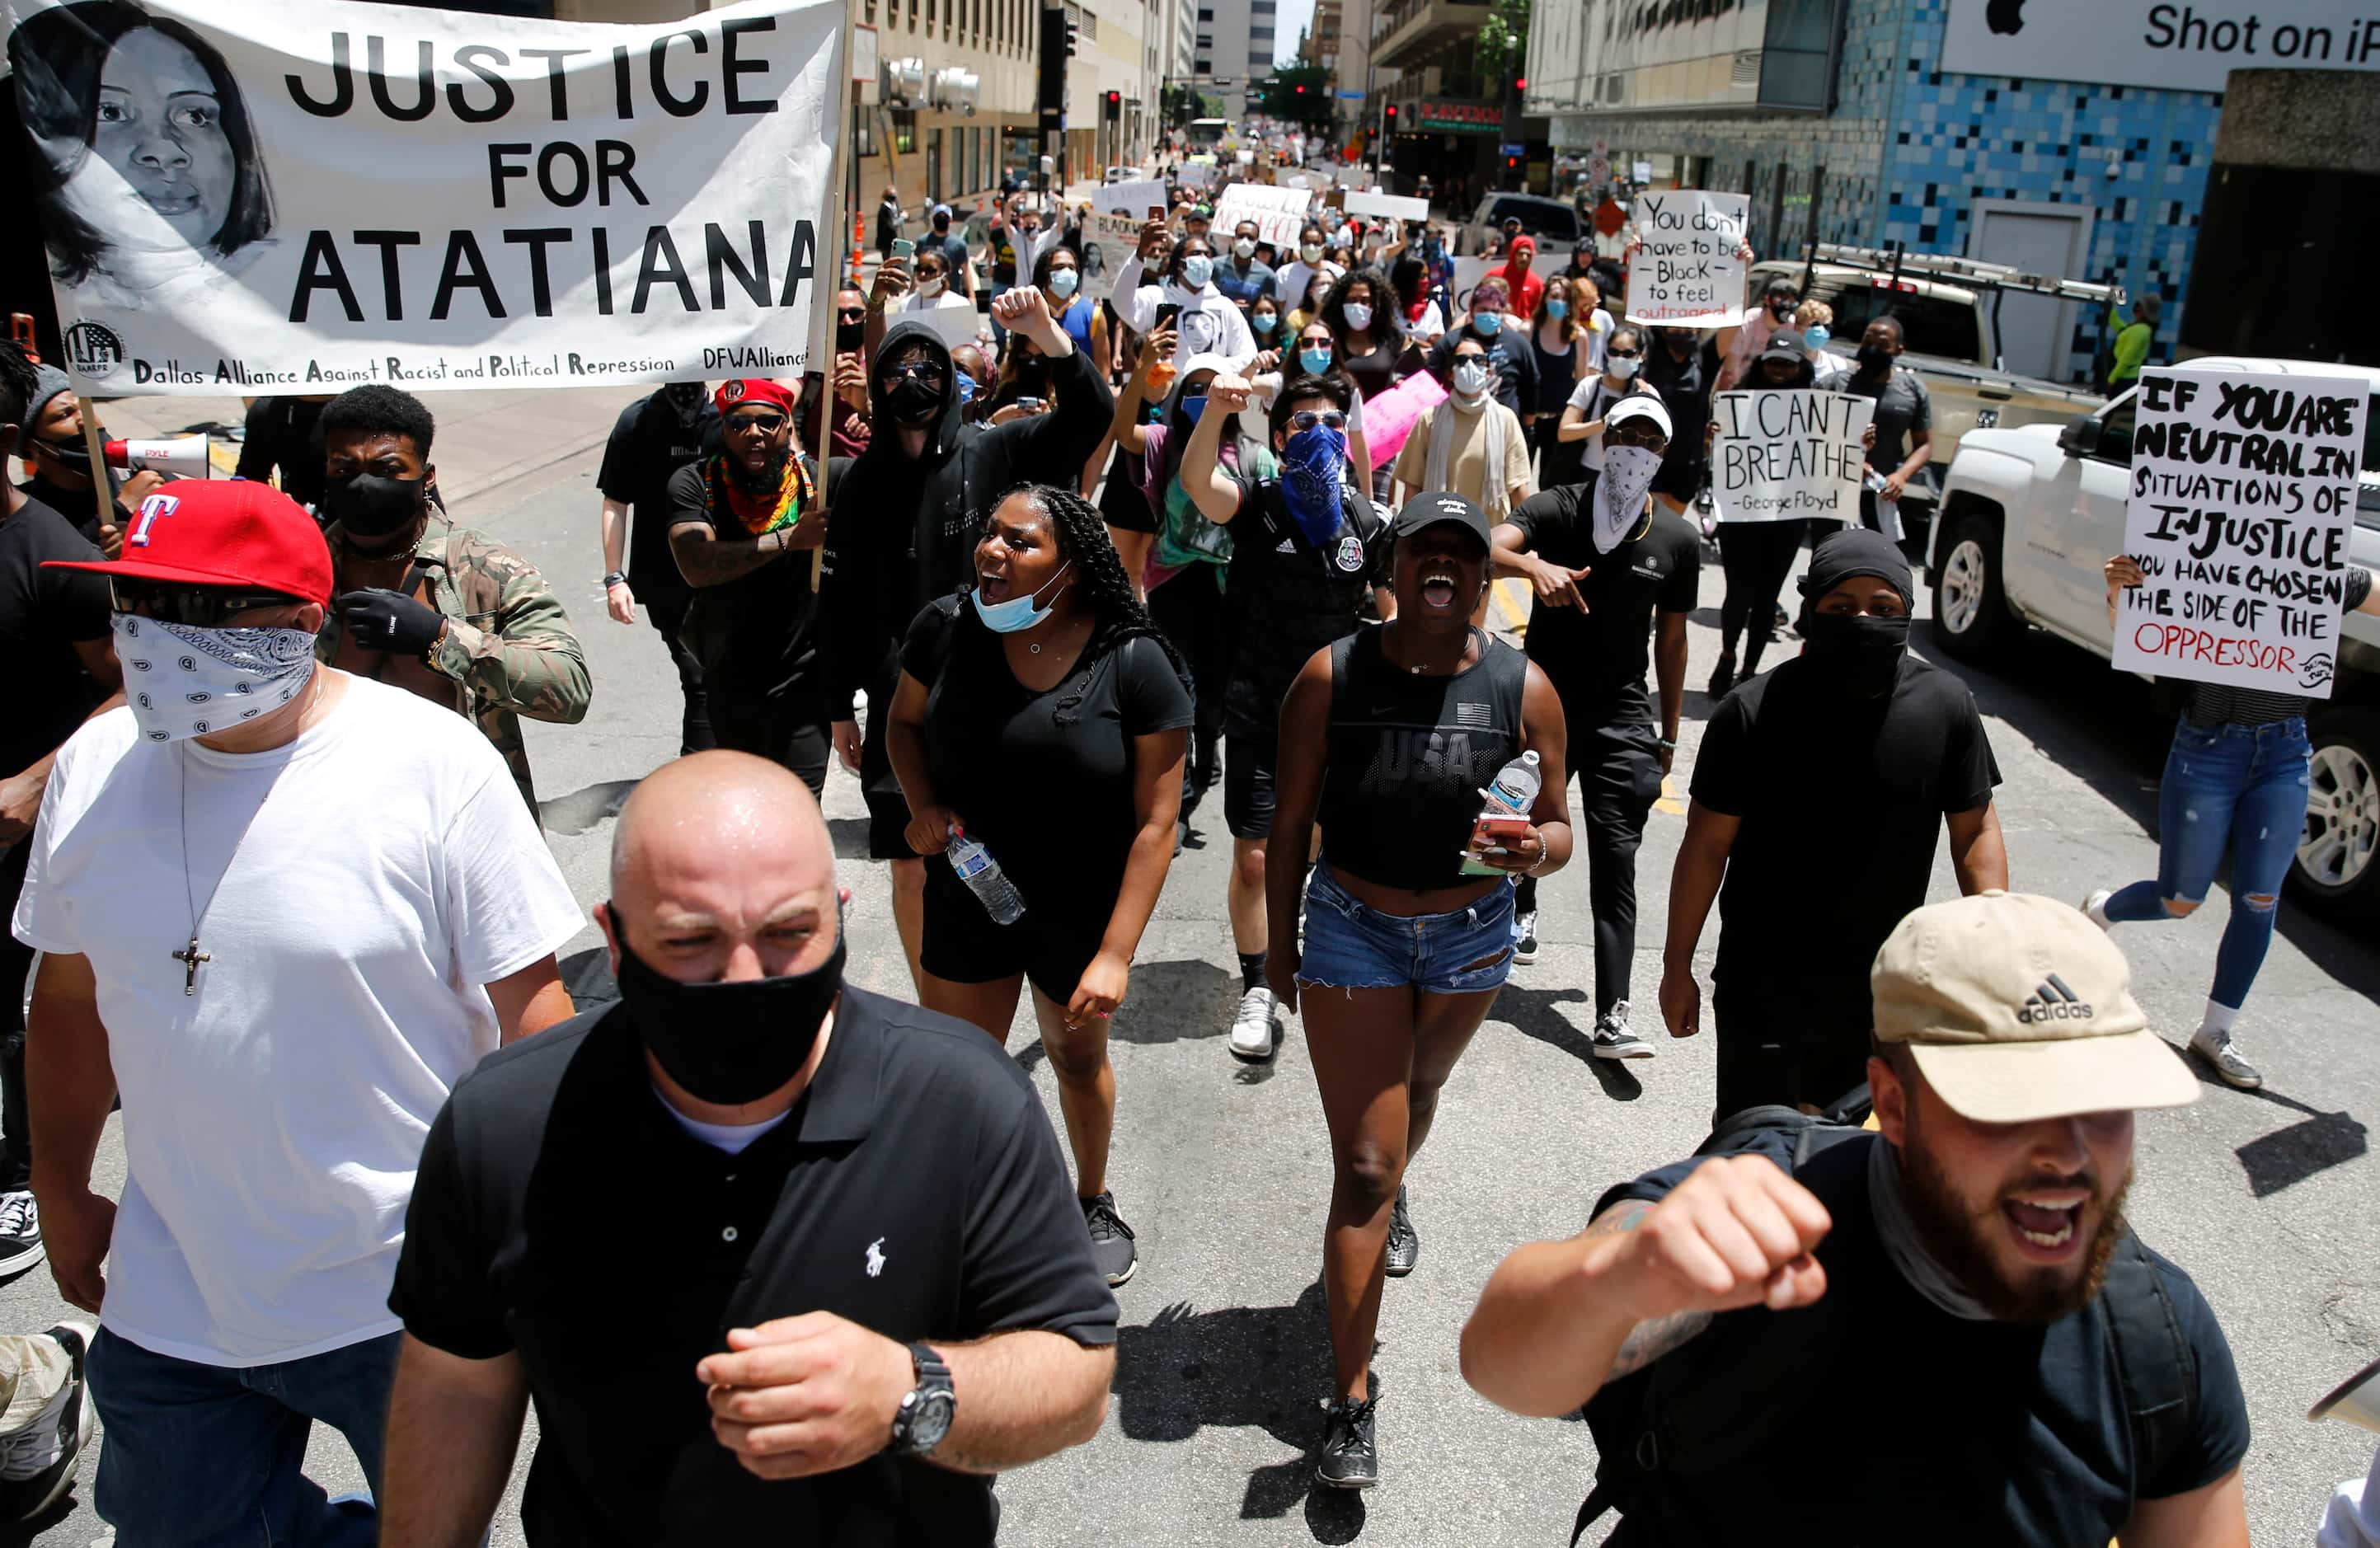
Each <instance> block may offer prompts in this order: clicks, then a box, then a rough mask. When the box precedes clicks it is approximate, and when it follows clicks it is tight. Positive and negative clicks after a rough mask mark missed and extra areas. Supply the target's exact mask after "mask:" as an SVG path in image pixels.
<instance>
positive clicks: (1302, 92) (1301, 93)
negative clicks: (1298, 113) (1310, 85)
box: [1297, 86, 1305, 97]
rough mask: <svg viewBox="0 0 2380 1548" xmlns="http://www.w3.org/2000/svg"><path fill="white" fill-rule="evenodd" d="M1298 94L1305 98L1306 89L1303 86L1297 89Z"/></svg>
mask: <svg viewBox="0 0 2380 1548" xmlns="http://www.w3.org/2000/svg"><path fill="white" fill-rule="evenodd" d="M1297 94H1298V95H1299V96H1301V97H1302V96H1304V95H1305V87H1303V86H1301V87H1299V88H1298V89H1297Z"/></svg>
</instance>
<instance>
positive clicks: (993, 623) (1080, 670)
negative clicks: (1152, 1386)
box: [886, 484, 1192, 1285]
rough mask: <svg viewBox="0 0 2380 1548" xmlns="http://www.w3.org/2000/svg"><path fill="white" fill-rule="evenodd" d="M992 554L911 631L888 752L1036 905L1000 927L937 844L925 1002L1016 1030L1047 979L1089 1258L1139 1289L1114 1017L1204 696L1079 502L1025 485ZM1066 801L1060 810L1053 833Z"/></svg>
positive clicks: (910, 795) (916, 832)
mask: <svg viewBox="0 0 2380 1548" xmlns="http://www.w3.org/2000/svg"><path fill="white" fill-rule="evenodd" d="M975 567H976V584H975V586H974V587H972V588H971V589H969V590H966V591H962V592H959V593H957V594H956V595H954V596H950V597H944V598H940V599H936V600H935V601H933V602H930V603H929V604H927V606H926V608H925V610H924V611H921V612H920V613H918V614H917V621H916V622H915V623H912V624H911V625H910V627H909V634H908V637H907V638H906V639H905V640H904V641H903V643H902V646H901V677H900V685H899V687H898V688H897V689H896V690H895V691H894V694H893V698H892V714H891V719H890V730H889V732H888V735H887V741H886V747H887V750H888V752H889V753H890V754H891V756H892V770H893V772H894V774H896V775H897V776H898V777H899V779H900V781H901V793H902V794H903V796H904V797H905V798H906V799H907V801H908V803H909V811H910V814H911V820H910V823H909V835H908V837H909V844H910V847H911V848H913V849H914V850H916V851H917V853H919V854H921V855H933V854H936V853H939V852H941V850H942V849H943V848H944V847H945V846H947V845H948V844H949V843H950V841H951V840H952V838H953V836H957V835H964V836H965V837H966V838H968V839H972V840H975V841H977V842H979V843H981V844H983V845H984V846H985V847H986V848H987V849H988V850H990V853H991V856H992V858H993V859H994V860H995V861H997V862H998V863H999V865H1000V868H1001V870H1002V873H1003V874H1004V875H1005V876H1006V877H1007V878H1008V880H1009V881H1010V882H1011V883H1012V884H1014V887H1015V888H1016V889H1017V891H1018V892H1019V893H1021V894H1022V895H1023V896H1024V900H1025V913H1024V915H1023V917H1021V918H1019V919H1017V920H1016V921H1015V922H1014V924H1009V925H1001V924H996V923H994V922H993V920H992V917H991V915H990V913H989V912H988V911H987V910H986V908H985V906H984V904H983V903H982V902H981V901H979V900H978V899H977V897H976V895H975V894H974V893H973V892H971V891H970V890H969V889H968V886H967V884H966V882H965V881H964V880H962V879H961V878H960V877H959V875H958V873H957V871H956V870H955V869H954V868H953V866H952V865H947V864H945V863H943V862H941V861H940V860H929V861H928V862H927V865H926V900H925V932H924V940H923V944H922V947H921V949H920V951H919V954H918V961H919V967H920V970H921V971H920V972H919V974H918V991H919V998H921V999H922V1000H924V1002H925V1004H926V1007H927V1008H928V1009H929V1010H940V1011H942V1012H944V1013H946V1014H948V1015H953V1016H957V1017H959V1018H961V1019H962V1020H964V1021H968V1022H974V1023H975V1024H976V1025H977V1026H979V1027H981V1028H983V1030H984V1031H986V1032H988V1033H990V1034H991V1035H992V1036H994V1037H995V1038H998V1039H1000V1040H1001V1041H1002V1043H1005V1042H1006V1041H1007V1040H1008V1033H1009V1029H1010V1025H1011V1023H1012V1022H1014V1020H1015V1016H1016V1000H1017V994H1018V991H1019V989H1020V988H1021V987H1022V986H1024V985H1026V983H1030V984H1031V986H1032V989H1033V1013H1034V1019H1035V1020H1036V1021H1037V1022H1038V1023H1039V1025H1040V1029H1041V1046H1042V1051H1043V1052H1044V1053H1045V1054H1046V1055H1047V1056H1048V1057H1049V1060H1050V1070H1052V1071H1053V1072H1055V1074H1056V1075H1057V1078H1058V1100H1059V1106H1060V1107H1062V1109H1063V1111H1064V1113H1065V1116H1066V1139H1067V1143H1068V1144H1069V1145H1070V1146H1071V1147H1072V1149H1073V1151H1074V1153H1075V1192H1076V1194H1077V1196H1078V1197H1079V1198H1080V1199H1081V1201H1082V1206H1083V1218H1084V1222H1085V1224H1086V1226H1087V1228H1088V1229H1089V1231H1090V1235H1091V1250H1092V1254H1093V1256H1094V1257H1095V1258H1096V1259H1097V1261H1098V1263H1099V1270H1100V1272H1101V1273H1102V1274H1104V1275H1105V1276H1107V1281H1108V1283H1109V1284H1111V1285H1121V1284H1123V1282H1124V1281H1125V1280H1127V1279H1129V1278H1131V1277H1132V1274H1133V1269H1134V1267H1135V1263H1136V1254H1135V1251H1134V1248H1133V1234H1132V1228H1130V1227H1129V1226H1127V1225H1125V1224H1124V1223H1123V1218H1122V1217H1121V1216H1119V1215H1117V1213H1116V1207H1115V1197H1114V1194H1113V1193H1112V1192H1111V1191H1110V1189H1109V1187H1108V1177H1107V1169H1108V1143H1109V1139H1110V1137H1111V1134H1112V1133H1113V1132H1114V1130H1115V1071H1114V1070H1113V1069H1111V1067H1110V1065H1109V1063H1108V1018H1109V1017H1110V1016H1111V1015H1113V1014H1114V1012H1115V1009H1116V1007H1117V1006H1118V1005H1121V1004H1122V1003H1123V998H1124V993H1125V990H1126V988H1127V986H1128V984H1129V980H1130V976H1131V966H1132V956H1133V952H1134V950H1135V949H1136V948H1137V947H1138V946H1139V944H1140V933H1141V931H1142V929H1144V928H1145V927H1146V926H1147V924H1148V916H1149V913H1150V911H1151V910H1153V909H1154V908H1155V907H1156V906H1157V894H1158V891H1159V889H1161V888H1162V887H1163V886H1164V885H1165V872H1166V868H1167V866H1169V865H1172V861H1173V822H1174V816H1175V813H1176V812H1177V811H1178V810H1179V809H1180V806H1181V803H1182V761H1183V752H1184V745H1185V744H1186V742H1187V740H1188V727H1189V725H1190V722H1191V718H1192V717H1191V705H1190V693H1189V690H1188V689H1187V688H1186V687H1184V684H1183V680H1182V679H1183V668H1182V662H1181V659H1180V658H1179V657H1178V656H1176V655H1175V654H1174V650H1173V647H1172V644H1170V643H1169V642H1168V641H1167V640H1166V638H1165V636H1164V635H1162V634H1160V632H1159V631H1158V629H1157V628H1156V626H1155V625H1154V624H1152V623H1149V621H1148V613H1147V610H1146V609H1144V608H1143V607H1142V606H1141V603H1140V600H1139V599H1138V597H1137V596H1135V593H1134V591H1133V588H1132V585H1131V583H1130V582H1129V581H1127V580H1126V579H1125V577H1124V573H1123V564H1122V562H1119V561H1118V560H1117V558H1116V552H1115V549H1114V546H1113V545H1112V544H1111V543H1110V542H1109V541H1108V534H1107V527H1106V525H1105V524H1104V523H1103V522H1102V521H1101V519H1100V517H1099V511H1098V510H1097V509H1096V508H1095V507H1094V506H1093V505H1092V504H1091V503H1090V502H1088V501H1087V500H1085V499H1083V498H1082V496H1080V495H1078V494H1075V493H1074V492H1072V491H1071V490H1062V489H1057V488H1053V487H1051V486H1050V485H1046V484H1031V485H1025V486H1021V487H1019V488H1017V489H1014V490H1010V491H1009V492H1008V493H1007V494H1006V495H1004V496H1002V498H1001V500H1000V502H999V503H998V504H997V505H996V506H994V507H993V510H992V513H991V519H990V521H989V522H987V523H986V524H985V527H984V533H983V537H982V538H981V539H980V540H979V541H978V542H977V544H976V550H975ZM1026 792H1030V798H1029V799H1027V798H1025V797H1026ZM1051 811H1058V812H1062V813H1063V814H1064V818H1063V823H1062V828H1061V830H1060V833H1059V835H1058V836H1056V837H1053V836H1052V834H1051V832H1050V828H1048V826H1047V822H1048V816H1049V814H1050V812H1051Z"/></svg>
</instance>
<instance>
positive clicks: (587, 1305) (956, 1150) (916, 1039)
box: [389, 986, 1116, 1548]
mask: <svg viewBox="0 0 2380 1548" xmlns="http://www.w3.org/2000/svg"><path fill="white" fill-rule="evenodd" d="M623 1147H625V1150H626V1152H627V1153H632V1154H634V1155H636V1157H637V1163H636V1165H635V1166H633V1167H625V1168H624V1167H621V1166H620V1165H619V1164H618V1163H619V1158H620V1156H621V1155H622V1154H623ZM599 1178H600V1179H602V1182H601V1186H595V1185H593V1183H592V1179H599ZM389 1307H390V1309H391V1310H392V1311H394V1312H395V1313H396V1314H397V1315H398V1316H399V1317H402V1318H403V1319H404V1320H405V1325H406V1331H407V1332H408V1333H410V1334H412V1335H413V1336H415V1337H416V1338H419V1339H420V1340H421V1341H422V1342H424V1343H426V1344H429V1345H431V1347H433V1348H440V1349H443V1350H445V1351H446V1352H448V1353H450V1354H455V1355H459V1356H461V1357H463V1358H464V1359H467V1360H489V1359H493V1358H494V1357H496V1356H498V1355H501V1354H504V1353H507V1352H511V1351H518V1353H519V1355H520V1359H521V1362H522V1365H523V1367H524V1369H525V1370H526V1372H527V1373H528V1381H529V1386H530V1390H531V1391H532V1392H533V1393H534V1394H535V1395H536V1398H537V1414H538V1426H539V1442H538V1448H537V1457H536V1460H535V1462H534V1463H532V1464H531V1466H530V1469H529V1475H528V1490H527V1493H526V1494H525V1495H524V1497H523V1499H522V1502H521V1523H522V1526H523V1528H524V1529H525V1530H526V1532H527V1535H528V1541H529V1542H531V1543H534V1544H540V1545H547V1544H552V1545H557V1548H559V1545H565V1544H566V1545H569V1548H580V1545H590V1544H591V1545H598V1548H601V1545H612V1544H616V1545H619V1548H630V1545H635V1548H647V1545H650V1544H662V1543H667V1544H688V1545H692V1544H704V1545H709V1544H716V1543H732V1542H754V1543H758V1542H790V1543H837V1544H844V1543H848V1544H883V1545H886V1548H891V1545H893V1544H909V1543H925V1542H931V1543H936V1544H943V1543H965V1544H977V1543H990V1542H991V1541H992V1536H993V1530H994V1526H995V1523H996V1521H997V1508H996V1506H994V1505H993V1503H992V1497H991V1480H990V1479H989V1478H983V1477H977V1476H970V1475H966V1474H962V1473H955V1472H951V1471H949V1470H947V1469H941V1468H936V1467H933V1466H930V1465H929V1464H927V1463H924V1462H914V1461H903V1460H896V1459H894V1458H892V1457H885V1456H882V1455H878V1456H876V1457H871V1458H869V1459H868V1460H867V1461H865V1462H862V1463H859V1464H858V1465H856V1466H855V1467H851V1468H847V1469H843V1470H842V1471H839V1472H833V1473H828V1474H825V1475H823V1476H820V1477H818V1478H813V1479H807V1480H798V1481H784V1482H764V1481H761V1480H760V1479H758V1478H756V1477H754V1476H753V1475H752V1474H750V1473H748V1472H747V1471H745V1470H744V1469H743V1468H741V1467H740V1466H738V1465H737V1464H736V1461H735V1457H734V1456H733V1455H732V1454H730V1453H729V1452H728V1451H727V1449H726V1448H725V1447H723V1446H722V1445H720V1444H719V1442H718V1439H717V1438H716V1437H715V1436H714V1435H713V1434H712V1433H711V1431H710V1408H709V1405H708V1404H707V1403H706V1401H705V1398H704V1393H703V1388H702V1384H701V1383H699V1382H698V1381H696V1380H695V1379H694V1368H695V1365H696V1363H697V1362H698V1361H700V1360H701V1359H702V1358H703V1357H704V1356H706V1355H710V1354H714V1353H717V1352H719V1351H721V1350H722V1349H724V1348H726V1347H727V1346H726V1333H727V1330H728V1329H729V1328H731V1327H751V1326H755V1325H757V1324H760V1323H763V1322H766V1321H769V1320H770V1319H771V1318H775V1317H789V1316H795V1315H799V1314H801V1313H803V1312H834V1313H835V1314H837V1315H839V1316H843V1317H845V1318H848V1319H850V1320H851V1321H853V1322H856V1323H858V1324H862V1325H863V1326H866V1327H868V1328H872V1329H874V1330H875V1331H876V1332H879V1333H881V1334H883V1335H884V1336H887V1337H889V1338H894V1339H898V1340H900V1341H901V1342H903V1343H908V1342H911V1341H913V1340H916V1339H920V1338H925V1339H935V1340H949V1341H958V1340H964V1339H969V1338H980V1337H983V1336H987V1335H989V1334H992V1333H997V1332H1002V1331H1004V1330H1007V1329H1012V1328H1039V1329H1044V1330H1047V1331H1050V1332H1055V1333H1062V1334H1065V1335H1066V1336H1070V1337H1072V1338H1074V1339H1075V1341H1076V1342H1078V1343H1081V1344H1085V1345H1105V1344H1112V1343H1113V1342H1114V1341H1115V1324H1116V1308H1115V1298H1114V1297H1113V1296H1111V1294H1110V1293H1109V1292H1108V1288H1107V1286H1106V1285H1105V1284H1104V1283H1103V1282H1102V1281H1101V1280H1100V1278H1099V1273H1098V1271H1097V1270H1096V1269H1095V1268H1094V1267H1093V1266H1092V1263H1091V1256H1090V1239H1089V1238H1088V1237H1087V1236H1085V1235H1084V1233H1083V1216H1082V1212H1081V1210H1080V1209H1078V1208H1077V1207H1076V1206H1075V1195H1074V1189H1073V1187H1072V1186H1071V1185H1070V1184H1069V1182H1068V1181H1067V1177H1066V1166H1065V1162H1064V1160H1063V1158H1062V1157H1061V1156H1060V1155H1059V1153H1058V1143H1057V1139H1056V1137H1055V1136H1054V1135H1053V1134H1051V1132H1050V1123H1049V1119H1047V1118H1046V1117H1044V1116H1043V1113H1042V1109H1041V1101H1040V1098H1039V1097H1038V1096H1037V1095H1036V1094H1034V1091H1033V1087H1032V1085H1031V1083H1030V1082H1028V1081H1026V1078H1025V1076H1024V1075H1023V1073H1022V1072H1021V1071H1019V1070H1018V1069H1017V1068H1016V1065H1015V1064H1014V1061H1012V1060H1011V1059H1009V1058H1007V1057H1006V1056H1005V1055H1004V1054H1002V1052H1001V1051H1000V1046H999V1045H998V1044H996V1043H994V1042H993V1041H992V1040H991V1039H990V1038H988V1037H986V1036H984V1034H982V1033H981V1032H978V1031H977V1030H976V1029H975V1028H974V1027H971V1026H968V1025H966V1024H965V1022H956V1021H953V1020H952V1019H951V1018H950V1017H947V1016H941V1015H937V1014H935V1013H934V1012H932V1011H930V1010H918V1009H917V1007H915V1006H911V1005H904V1004H902V1003H900V1002H899V1001H897V1000H891V999H886V998H882V997H880V996H877V995H871V994H868V993H867V992H866V991H865V990H861V989H856V988H852V987H849V986H845V988H844V992H843V999H842V1002H841V1005H840V1008H839V1009H838V1011H837V1013H836V1017H835V1023H834V1027H833V1031H832V1035H831V1041H830V1042H829V1043H828V1045H827V1051H826V1056H825V1058H823V1059H822V1060H821V1061H820V1066H819V1070H818V1074H817V1076H816V1079H815V1080H814V1082H813V1083H812V1084H811V1087H810V1089H809V1091H808V1092H807V1094H805V1095H804V1096H803V1097H802V1099H801V1100H800V1101H799V1102H797V1103H796V1104H795V1107H794V1109H793V1112H792V1114H791V1115H790V1116H789V1117H788V1118H787V1119H786V1120H785V1122H784V1123H783V1124H781V1125H779V1126H778V1127H777V1128H776V1129H774V1130H771V1131H770V1132H768V1133H767V1134H764V1135H762V1136H761V1137H760V1138H759V1140H757V1141H755V1142H754V1143H752V1144H751V1145H750V1146H749V1147H748V1148H747V1149H746V1150H744V1151H743V1152H742V1153H741V1154H738V1155H729V1154H728V1153H727V1152H725V1151H723V1150H720V1149H716V1148H714V1147H713V1146H711V1145H709V1144H706V1143H703V1142H702V1141H700V1140H698V1139H696V1138H694V1137H693V1136H692V1135H691V1134H689V1133H687V1132H686V1130H685V1129H684V1128H683V1127H682V1126H681V1125H680V1124H679V1123H678V1122H677V1121H676V1120H675V1119H674V1118H673V1117H672V1115H671V1113H670V1110H669V1109H668V1108H666V1107H663V1106H662V1100H661V1098H660V1096H659V1095H657V1094H655V1092H654V1090H653V1085H652V1080H651V1077H650V1075H649V1074H648V1073H647V1071H646V1069H645V1062H644V1046H643V1043H642V1041H641V1040H640V1039H639V1038H638V1036H637V1030H636V1024H635V1022H634V1021H633V1020H632V1019H631V1018H630V1016H629V1014H628V1012H627V1010H625V1008H624V1007H621V1006H617V1005H614V1006H611V1007H607V1008H605V1009H603V1010H590V1011H588V1012H586V1013H585V1014H582V1015H580V1016H578V1017H577V1018H576V1019H574V1020H572V1021H570V1022H565V1023H564V1024H562V1025H561V1026H558V1027H553V1028H550V1029H548V1030H547V1031H545V1032H541V1033H540V1034H538V1035H536V1036H535V1037H532V1038H528V1039H527V1040H525V1041H523V1042H519V1043H516V1044H514V1045H513V1046H510V1047H508V1048H504V1049H503V1050H501V1051H500V1052H497V1053H494V1054H492V1055H490V1056H489V1057H488V1058H485V1059H483V1060H481V1061H480V1067H479V1069H478V1070H475V1071H474V1072H473V1073H472V1074H471V1075H470V1076H469V1077H468V1078H467V1079H466V1080H464V1082H462V1083H461V1084H460V1085H458V1086H456V1087H455V1094H454V1096H453V1097H452V1099H450V1100H449V1101H448V1102H447V1104H446V1107H445V1110H444V1111H443V1112H441V1113H440V1114H439V1115H438V1119H437V1121H436V1122H435V1123H434V1124H432V1125H431V1131H430V1138H429V1141H428V1143H426V1144H425V1145H424V1147H423V1149H422V1154H421V1168H420V1171H419V1175H418V1177H417V1178H416V1179H415V1181H414V1188H413V1201H412V1203H411V1204H410V1206H409V1207H408V1208H407V1214H406V1232H405V1252H404V1254H403V1256H402V1258H401V1259H400V1260H399V1262H398V1264H397V1270H396V1284H395V1290H394V1291H393V1292H392V1293H391V1295H390V1297H389ZM959 1403H960V1407H961V1411H962V1412H964V1411H965V1403H966V1394H965V1392H964V1391H962V1392H961V1393H960V1394H959ZM887 1438H888V1439H889V1438H890V1437H889V1436H888V1437H887Z"/></svg>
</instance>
